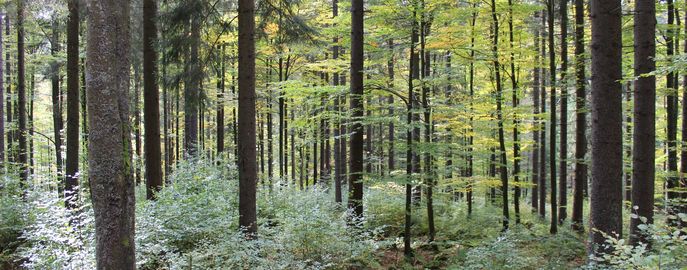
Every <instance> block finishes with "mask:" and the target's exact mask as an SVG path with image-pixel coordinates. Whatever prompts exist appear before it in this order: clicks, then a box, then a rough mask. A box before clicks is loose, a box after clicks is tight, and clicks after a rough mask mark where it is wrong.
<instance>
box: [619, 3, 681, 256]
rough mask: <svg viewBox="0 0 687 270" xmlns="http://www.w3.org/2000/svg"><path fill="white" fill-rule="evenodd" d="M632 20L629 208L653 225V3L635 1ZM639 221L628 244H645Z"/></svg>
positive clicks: (634, 222) (632, 222)
mask: <svg viewBox="0 0 687 270" xmlns="http://www.w3.org/2000/svg"><path fill="white" fill-rule="evenodd" d="M634 20H635V26H634V49H635V54H634V68H635V70H634V73H635V76H638V79H637V81H636V82H635V88H634V94H635V100H634V118H633V119H634V132H633V138H632V142H633V144H632V151H633V153H632V187H633V188H632V206H633V210H632V211H633V213H634V214H636V215H637V216H638V217H644V218H646V223H647V224H652V223H653V215H654V211H653V210H654V179H655V174H656V173H655V159H656V149H655V147H656V146H655V141H656V77H655V76H645V74H649V73H651V72H653V71H654V70H655V69H656V64H655V62H654V57H655V56H656V37H655V36H654V33H655V32H656V2H654V1H637V2H635V12H634ZM643 75H644V76H643ZM683 119H684V118H683ZM684 121H685V120H683V122H684ZM634 207H637V209H634ZM640 224H643V222H642V221H641V220H640V219H639V218H632V219H631V220H630V243H631V244H633V245H638V244H639V243H647V242H648V240H649V237H648V236H647V235H644V234H643V233H642V232H641V231H640V230H639V225H640Z"/></svg>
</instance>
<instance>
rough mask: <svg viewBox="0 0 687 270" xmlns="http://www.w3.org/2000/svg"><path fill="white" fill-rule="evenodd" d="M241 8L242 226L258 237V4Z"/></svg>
mask: <svg viewBox="0 0 687 270" xmlns="http://www.w3.org/2000/svg"><path fill="white" fill-rule="evenodd" d="M238 5H239V6H238V11H239V12H238V13H239V15H238V16H239V17H238V20H239V27H238V32H239V38H238V56H239V66H238V72H239V78H238V82H239V96H238V99H239V102H238V103H239V111H238V117H239V118H238V128H239V130H238V136H239V137H238V148H239V156H238V159H239V162H238V163H239V166H238V167H239V226H240V227H241V229H242V230H245V232H246V233H248V234H255V233H257V230H258V224H257V221H256V201H255V197H256V194H255V193H256V188H255V184H256V182H257V168H256V162H255V2H254V1H252V0H240V1H239V3H238Z"/></svg>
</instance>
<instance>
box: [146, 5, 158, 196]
mask: <svg viewBox="0 0 687 270" xmlns="http://www.w3.org/2000/svg"><path fill="white" fill-rule="evenodd" d="M156 17H157V1H155V0H143V88H144V89H143V103H144V106H145V108H144V109H145V114H144V115H143V117H144V118H145V120H144V121H145V123H144V128H145V138H144V139H145V162H146V198H148V199H149V200H151V199H154V198H155V192H157V191H159V190H160V188H162V161H161V149H160V109H159V107H160V105H159V103H160V96H159V93H158V87H157V50H156V49H155V46H156V44H157V25H156V19H155V18H156Z"/></svg>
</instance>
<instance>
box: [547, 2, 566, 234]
mask: <svg viewBox="0 0 687 270" xmlns="http://www.w3.org/2000/svg"><path fill="white" fill-rule="evenodd" d="M560 4H561V6H560V14H561V82H562V85H561V119H560V122H561V124H560V125H561V141H560V159H561V160H560V168H559V169H558V192H559V196H558V200H559V201H558V213H557V214H558V224H563V221H565V219H566V218H567V215H568V214H567V207H568V84H567V79H566V77H567V76H568V0H562V1H560ZM551 177H555V176H554V175H551Z"/></svg>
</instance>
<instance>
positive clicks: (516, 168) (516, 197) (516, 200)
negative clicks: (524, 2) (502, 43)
mask: <svg viewBox="0 0 687 270" xmlns="http://www.w3.org/2000/svg"><path fill="white" fill-rule="evenodd" d="M562 2H565V1H562ZM508 39H509V44H510V49H511V52H510V81H511V87H512V91H513V101H512V103H513V181H515V191H514V192H513V205H514V208H515V223H516V224H520V183H519V182H520V179H519V177H520V176H519V175H518V174H520V141H519V139H518V125H519V123H520V120H518V114H517V111H518V110H517V107H518V103H519V102H520V101H519V100H518V79H517V75H516V73H515V53H513V49H514V48H513V1H512V0H508Z"/></svg>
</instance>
